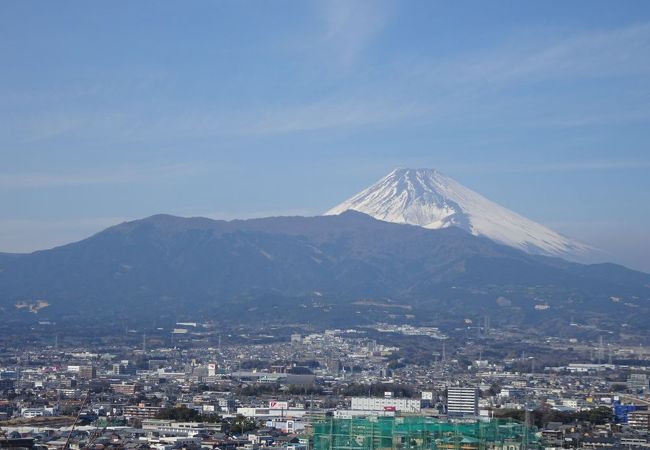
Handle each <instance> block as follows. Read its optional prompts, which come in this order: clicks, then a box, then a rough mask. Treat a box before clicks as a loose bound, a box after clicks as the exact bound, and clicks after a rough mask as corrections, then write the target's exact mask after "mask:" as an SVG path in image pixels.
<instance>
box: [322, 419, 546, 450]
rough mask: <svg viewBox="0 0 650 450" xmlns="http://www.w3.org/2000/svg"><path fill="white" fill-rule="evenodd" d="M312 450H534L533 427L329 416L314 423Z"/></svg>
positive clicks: (493, 422) (535, 436) (508, 423)
mask: <svg viewBox="0 0 650 450" xmlns="http://www.w3.org/2000/svg"><path fill="white" fill-rule="evenodd" d="M313 431H314V450H528V449H531V450H533V449H534V450H538V449H541V448H542V443H541V439H540V437H539V436H538V434H537V430H536V429H535V428H531V427H528V426H526V425H524V424H522V423H519V422H515V421H510V420H491V421H485V422H484V421H475V422H452V421H447V420H440V419H435V418H432V417H365V418H346V419H343V418H330V419H327V420H324V421H320V422H317V423H315V424H314V428H313Z"/></svg>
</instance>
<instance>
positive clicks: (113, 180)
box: [0, 163, 202, 190]
mask: <svg viewBox="0 0 650 450" xmlns="http://www.w3.org/2000/svg"><path fill="white" fill-rule="evenodd" d="M201 167H202V166H201V165H200V164H198V163H197V164H189V163H181V164H162V165H148V166H123V167H117V168H112V169H109V168H104V169H84V168H82V169H79V171H76V172H69V173H60V172H23V173H0V189H5V190H11V189H37V188H46V187H65V186H88V185H96V184H125V183H138V182H146V181H149V180H151V179H160V178H161V177H169V176H183V175H189V174H193V173H197V172H199V171H201V170H202V168H201Z"/></svg>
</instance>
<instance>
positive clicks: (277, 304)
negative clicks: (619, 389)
mask: <svg viewBox="0 0 650 450" xmlns="http://www.w3.org/2000/svg"><path fill="white" fill-rule="evenodd" d="M38 301H40V302H41V303H39V304H37V302H38ZM16 305H18V306H19V307H16ZM0 307H2V308H3V313H4V314H6V317H13V318H35V317H48V318H60V317H75V316H83V317H87V318H93V319H98V320H99V319H101V320H125V319H129V320H136V319H139V318H145V319H152V318H161V319H162V318H168V319H169V320H175V319H177V318H189V317H197V318H201V319H204V318H214V319H224V320H226V319H227V320H234V321H259V320H264V321H280V322H281V321H292V320H293V321H306V320H310V321H323V322H327V323H341V324H343V323H362V322H372V321H378V320H386V321H390V320H402V319H405V320H406V319H408V320H410V321H416V322H417V321H425V322H426V321H432V320H434V319H436V320H446V319H448V318H462V317H472V318H477V317H480V316H481V315H483V314H489V315H491V317H492V318H493V319H492V321H493V323H496V322H498V321H501V322H503V323H541V322H543V321H546V320H556V321H557V320H559V321H563V323H564V322H566V324H567V326H568V323H569V321H570V317H572V316H573V317H575V318H576V319H577V320H581V321H583V322H585V323H586V322H588V321H589V320H601V321H605V322H606V323H610V324H612V326H614V325H616V326H620V325H621V323H622V322H628V323H629V324H630V325H629V326H639V327H640V326H642V325H643V324H646V319H644V317H649V315H647V314H648V313H649V312H650V311H649V307H650V275H648V274H644V273H641V272H636V271H632V270H629V269H626V268H624V267H622V266H618V265H614V264H600V265H581V264H576V263H570V262H566V261H564V260H561V259H558V258H549V257H543V256H534V255H530V254H527V253H524V252H522V251H519V250H516V249H514V248H511V247H507V246H504V245H500V244H497V243H495V242H493V241H491V240H488V239H486V238H483V237H477V236H473V235H471V234H469V233H467V232H465V231H463V230H462V229H460V228H457V227H449V228H443V229H439V230H431V229H425V228H422V227H418V226H411V225H403V224H395V223H388V222H383V221H379V220H376V219H373V218H371V217H370V216H367V215H365V214H362V213H359V212H355V211H348V212H344V213H342V214H340V215H335V216H321V217H275V218H265V219H251V220H234V221H229V222H226V221H217V220H211V219H205V218H181V217H174V216H168V215H157V216H152V217H149V218H146V219H142V220H136V221H132V222H126V223H122V224H120V225H116V226H113V227H111V228H108V229H106V230H104V231H102V232H100V233H98V234H96V235H94V236H92V237H90V238H88V239H85V240H82V241H80V242H76V243H73V244H68V245H64V246H61V247H57V248H54V249H50V250H44V251H38V252H34V253H31V254H25V255H4V256H3V255H0ZM644 314H645V316H644Z"/></svg>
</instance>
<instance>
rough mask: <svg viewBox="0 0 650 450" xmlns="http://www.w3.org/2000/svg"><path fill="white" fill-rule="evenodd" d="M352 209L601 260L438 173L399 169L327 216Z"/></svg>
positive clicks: (517, 245)
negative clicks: (459, 229)
mask: <svg viewBox="0 0 650 450" xmlns="http://www.w3.org/2000/svg"><path fill="white" fill-rule="evenodd" d="M347 210H355V211H360V212H363V213H365V214H368V215H370V216H372V217H374V218H376V219H379V220H385V221H387V222H395V223H406V224H411V225H419V226H422V227H424V228H430V229H441V228H447V227H458V228H461V229H463V230H465V231H467V232H468V233H471V234H473V235H475V236H485V237H487V238H489V239H492V240H493V241H495V242H499V243H501V244H505V245H509V246H511V247H514V248H517V249H520V250H523V251H525V252H528V253H532V254H540V255H547V256H559V257H563V258H567V259H571V260H576V261H585V260H588V259H589V258H590V257H594V256H596V251H595V249H593V248H590V247H589V246H587V245H584V244H582V243H580V242H577V241H575V240H573V239H570V238H568V237H565V236H562V235H560V234H559V233H556V232H555V231H553V230H550V229H548V228H547V227H545V226H543V225H540V224H538V223H536V222H533V221H532V220H529V219H527V218H525V217H523V216H521V215H519V214H517V213H515V212H513V211H510V210H508V209H506V208H504V207H503V206H501V205H498V204H496V203H494V202H492V201H490V200H488V199H487V198H485V197H483V196H482V195H480V194H478V193H476V192H474V191H472V190H471V189H468V188H466V187H465V186H463V185H461V184H460V183H458V182H457V181H455V180H453V179H452V178H450V177H448V176H446V175H443V174H442V173H440V172H438V171H436V170H433V169H395V170H394V171H392V172H391V173H389V174H388V175H386V176H385V177H384V178H382V179H381V180H379V181H378V182H377V183H375V184H373V185H372V186H370V187H369V188H367V189H364V190H363V191H361V192H360V193H358V194H356V195H355V196H353V197H352V198H350V199H348V200H346V201H344V202H343V203H341V204H340V205H338V206H335V207H334V208H332V209H330V210H329V211H327V212H326V213H325V214H328V215H329V214H340V213H341V212H343V211H347Z"/></svg>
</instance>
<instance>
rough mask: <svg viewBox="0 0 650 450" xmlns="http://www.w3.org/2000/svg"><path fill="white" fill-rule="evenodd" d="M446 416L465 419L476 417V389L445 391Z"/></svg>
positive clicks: (458, 388)
mask: <svg viewBox="0 0 650 450" xmlns="http://www.w3.org/2000/svg"><path fill="white" fill-rule="evenodd" d="M447 415H448V416H450V417H467V416H477V415H478V389H477V388H475V387H450V388H449V389H448V390H447Z"/></svg>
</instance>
